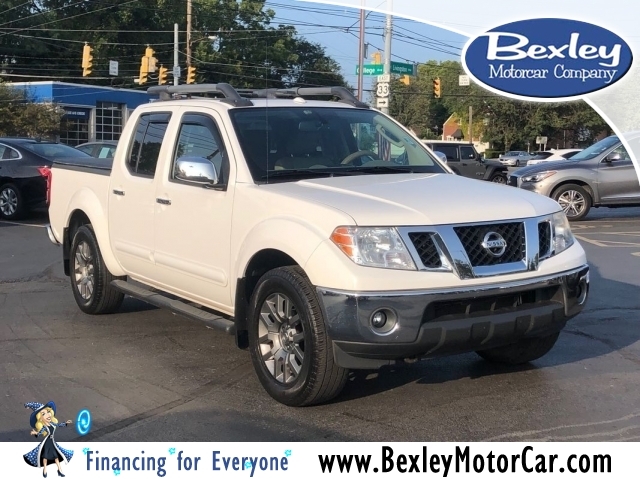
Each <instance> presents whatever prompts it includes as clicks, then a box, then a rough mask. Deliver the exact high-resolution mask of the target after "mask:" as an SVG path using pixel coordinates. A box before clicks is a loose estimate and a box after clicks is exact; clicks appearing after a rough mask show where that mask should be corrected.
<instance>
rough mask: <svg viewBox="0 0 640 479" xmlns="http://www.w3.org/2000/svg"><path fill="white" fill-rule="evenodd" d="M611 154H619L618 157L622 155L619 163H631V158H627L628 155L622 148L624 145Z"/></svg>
mask: <svg viewBox="0 0 640 479" xmlns="http://www.w3.org/2000/svg"><path fill="white" fill-rule="evenodd" d="M611 153H620V155H622V159H621V160H620V161H631V157H630V156H629V153H627V149H626V148H625V147H624V145H620V146H619V147H618V148H616V149H615V150H613V151H612V152H611Z"/></svg>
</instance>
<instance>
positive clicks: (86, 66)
mask: <svg viewBox="0 0 640 479" xmlns="http://www.w3.org/2000/svg"><path fill="white" fill-rule="evenodd" d="M92 52H93V48H91V47H90V46H89V45H88V44H86V43H85V44H84V48H83V49H82V76H83V77H86V76H89V75H91V69H92V68H93V55H92V54H91V53H92Z"/></svg>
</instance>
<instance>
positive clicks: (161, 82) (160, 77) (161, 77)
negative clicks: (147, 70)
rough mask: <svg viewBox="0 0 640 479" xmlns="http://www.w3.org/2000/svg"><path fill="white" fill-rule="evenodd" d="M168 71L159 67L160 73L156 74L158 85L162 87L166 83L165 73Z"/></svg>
mask: <svg viewBox="0 0 640 479" xmlns="http://www.w3.org/2000/svg"><path fill="white" fill-rule="evenodd" d="M168 71H169V70H168V69H167V68H165V67H163V66H162V65H160V71H159V72H158V85H164V84H165V83H167V72H168Z"/></svg>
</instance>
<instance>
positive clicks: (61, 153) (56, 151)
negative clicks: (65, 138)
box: [20, 143, 91, 160]
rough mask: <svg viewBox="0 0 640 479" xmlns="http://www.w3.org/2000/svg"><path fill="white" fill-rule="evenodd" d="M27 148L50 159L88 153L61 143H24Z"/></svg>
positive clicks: (73, 156) (82, 156)
mask: <svg viewBox="0 0 640 479" xmlns="http://www.w3.org/2000/svg"><path fill="white" fill-rule="evenodd" d="M20 146H22V147H23V148H24V149H25V150H29V151H31V152H33V153H35V154H36V155H38V156H41V157H43V158H47V159H49V160H51V159H55V158H86V157H87V156H91V155H88V154H87V153H84V152H82V151H80V150H77V149H75V148H71V147H70V146H67V145H62V144H60V143H22V144H21V145H20Z"/></svg>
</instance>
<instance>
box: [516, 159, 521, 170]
mask: <svg viewBox="0 0 640 479" xmlns="http://www.w3.org/2000/svg"><path fill="white" fill-rule="evenodd" d="M518 166H520V160H516V168H517V167H518Z"/></svg>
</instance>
